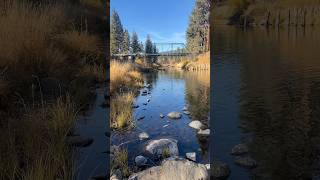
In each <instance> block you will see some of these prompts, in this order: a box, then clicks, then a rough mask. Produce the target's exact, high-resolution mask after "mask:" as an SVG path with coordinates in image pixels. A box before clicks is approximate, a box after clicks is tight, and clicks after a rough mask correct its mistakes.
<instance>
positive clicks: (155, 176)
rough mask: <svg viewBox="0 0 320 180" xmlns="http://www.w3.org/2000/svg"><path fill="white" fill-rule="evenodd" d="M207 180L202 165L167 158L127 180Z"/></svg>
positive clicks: (204, 168) (206, 173) (205, 171)
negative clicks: (159, 164)
mask: <svg viewBox="0 0 320 180" xmlns="http://www.w3.org/2000/svg"><path fill="white" fill-rule="evenodd" d="M195 179H203V180H207V179H209V174H208V171H207V169H206V167H205V165H203V164H197V163H194V162H192V161H188V160H186V159H177V158H169V159H166V160H164V161H163V162H162V163H161V166H154V167H151V168H149V169H146V170H144V171H141V172H139V173H135V174H133V175H131V176H130V177H129V180H195Z"/></svg>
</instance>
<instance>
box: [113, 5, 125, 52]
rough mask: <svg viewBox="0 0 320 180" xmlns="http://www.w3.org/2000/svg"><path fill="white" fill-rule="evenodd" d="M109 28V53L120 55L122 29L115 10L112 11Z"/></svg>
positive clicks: (121, 49)
mask: <svg viewBox="0 0 320 180" xmlns="http://www.w3.org/2000/svg"><path fill="white" fill-rule="evenodd" d="M110 28H111V29H110V51H111V53H112V54H120V53H122V51H123V39H124V38H123V27H122V24H121V20H120V17H119V15H118V13H117V12H116V11H115V10H113V11H112V16H111V25H110Z"/></svg>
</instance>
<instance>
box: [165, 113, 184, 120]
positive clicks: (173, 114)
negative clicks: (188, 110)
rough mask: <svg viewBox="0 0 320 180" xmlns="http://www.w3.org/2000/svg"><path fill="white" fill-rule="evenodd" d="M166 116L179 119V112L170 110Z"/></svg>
mask: <svg viewBox="0 0 320 180" xmlns="http://www.w3.org/2000/svg"><path fill="white" fill-rule="evenodd" d="M167 116H168V117H169V118H171V119H180V118H181V113H179V112H175V111H173V112H170V113H169V114H168V115H167Z"/></svg>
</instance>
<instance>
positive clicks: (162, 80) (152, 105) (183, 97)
mask: <svg viewBox="0 0 320 180" xmlns="http://www.w3.org/2000/svg"><path fill="white" fill-rule="evenodd" d="M205 76H207V77H206V78H205ZM199 79H202V80H199ZM144 80H145V84H150V87H148V92H149V93H150V94H147V95H146V96H143V95H142V94H140V95H138V97H137V98H136V100H135V104H136V105H139V108H136V109H134V117H135V119H136V120H135V127H134V128H133V129H131V130H129V131H125V132H116V131H113V132H112V133H111V136H112V137H111V144H112V145H119V144H124V145H123V147H125V148H127V149H128V153H129V165H131V166H133V165H134V158H135V157H136V156H138V155H144V156H147V157H148V154H146V153H145V152H144V147H145V145H146V143H147V142H148V140H139V138H138V135H139V133H141V132H146V133H148V134H149V136H150V138H149V140H153V139H159V138H164V137H169V138H173V139H176V140H178V148H179V154H180V156H182V157H184V156H185V153H187V152H196V153H197V162H202V163H208V162H209V157H208V153H207V152H208V138H203V137H199V136H198V135H197V131H196V130H195V129H192V128H191V127H189V126H188V124H189V123H190V122H191V120H192V119H193V120H201V121H202V122H203V123H204V124H206V125H208V124H209V123H208V115H209V102H208V100H209V98H208V97H209V85H210V83H209V82H210V81H209V72H207V73H206V74H205V73H204V72H203V73H200V72H199V73H196V72H183V71H161V72H154V73H147V74H144ZM147 99H150V101H149V102H148V101H147ZM144 103H147V104H145V105H144ZM185 106H187V107H188V110H189V111H190V113H191V115H186V114H183V111H182V109H183V108H184V107H185ZM171 111H178V112H181V113H182V118H181V119H178V120H170V119H169V118H168V117H167V116H166V115H167V114H168V113H169V112H171ZM160 114H163V115H165V116H166V117H164V118H160ZM142 116H144V118H143V119H142V120H137V119H139V117H142ZM151 165H154V164H152V163H151Z"/></svg>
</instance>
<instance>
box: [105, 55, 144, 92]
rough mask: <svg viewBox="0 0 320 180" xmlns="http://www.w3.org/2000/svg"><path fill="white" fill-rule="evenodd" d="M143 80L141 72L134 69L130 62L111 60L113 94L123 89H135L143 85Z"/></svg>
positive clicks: (111, 90)
mask: <svg viewBox="0 0 320 180" xmlns="http://www.w3.org/2000/svg"><path fill="white" fill-rule="evenodd" d="M142 85H143V80H142V76H141V74H140V73H139V72H138V71H136V70H134V68H133V65H132V64H130V63H121V62H117V61H111V63H110V93H111V94H113V93H115V92H117V91H118V90H120V91H121V88H122V89H134V88H137V87H141V86H142Z"/></svg>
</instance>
